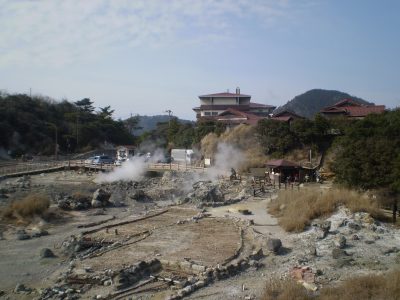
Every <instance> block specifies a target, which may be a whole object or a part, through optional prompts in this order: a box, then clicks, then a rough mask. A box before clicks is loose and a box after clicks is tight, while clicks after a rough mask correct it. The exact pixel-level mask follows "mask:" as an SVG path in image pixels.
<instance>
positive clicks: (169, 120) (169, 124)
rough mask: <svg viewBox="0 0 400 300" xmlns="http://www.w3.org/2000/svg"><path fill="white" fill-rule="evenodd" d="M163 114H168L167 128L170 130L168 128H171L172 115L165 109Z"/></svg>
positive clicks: (170, 111)
mask: <svg viewBox="0 0 400 300" xmlns="http://www.w3.org/2000/svg"><path fill="white" fill-rule="evenodd" d="M165 112H166V113H168V117H169V119H168V128H170V127H171V115H172V110H170V109H167V110H166V111H165Z"/></svg>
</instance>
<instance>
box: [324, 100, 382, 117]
mask: <svg viewBox="0 0 400 300" xmlns="http://www.w3.org/2000/svg"><path fill="white" fill-rule="evenodd" d="M384 111H385V105H364V104H360V103H357V102H355V101H353V100H350V99H344V100H342V101H339V102H338V103H336V104H334V105H332V106H329V107H325V108H323V109H322V110H321V111H320V113H321V114H322V115H323V116H325V117H327V118H335V117H346V118H351V119H363V118H365V117H366V116H367V115H369V114H381V113H383V112H384Z"/></svg>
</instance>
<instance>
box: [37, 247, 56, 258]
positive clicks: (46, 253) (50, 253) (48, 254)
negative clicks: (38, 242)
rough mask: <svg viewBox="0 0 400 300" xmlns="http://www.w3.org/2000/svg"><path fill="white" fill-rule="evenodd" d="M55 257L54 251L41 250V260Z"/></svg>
mask: <svg viewBox="0 0 400 300" xmlns="http://www.w3.org/2000/svg"><path fill="white" fill-rule="evenodd" d="M53 257H55V255H54V253H53V251H51V250H50V249H49V248H43V249H42V250H40V258H53Z"/></svg>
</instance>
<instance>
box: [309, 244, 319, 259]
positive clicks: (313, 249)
mask: <svg viewBox="0 0 400 300" xmlns="http://www.w3.org/2000/svg"><path fill="white" fill-rule="evenodd" d="M307 254H308V255H310V256H317V248H316V247H315V246H314V245H310V246H309V248H308V253H307Z"/></svg>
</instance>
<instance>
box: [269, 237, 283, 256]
mask: <svg viewBox="0 0 400 300" xmlns="http://www.w3.org/2000/svg"><path fill="white" fill-rule="evenodd" d="M281 247H282V241H281V240H280V239H268V241H267V248H268V250H269V251H271V252H274V253H278V252H279V250H280V249H281Z"/></svg>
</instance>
